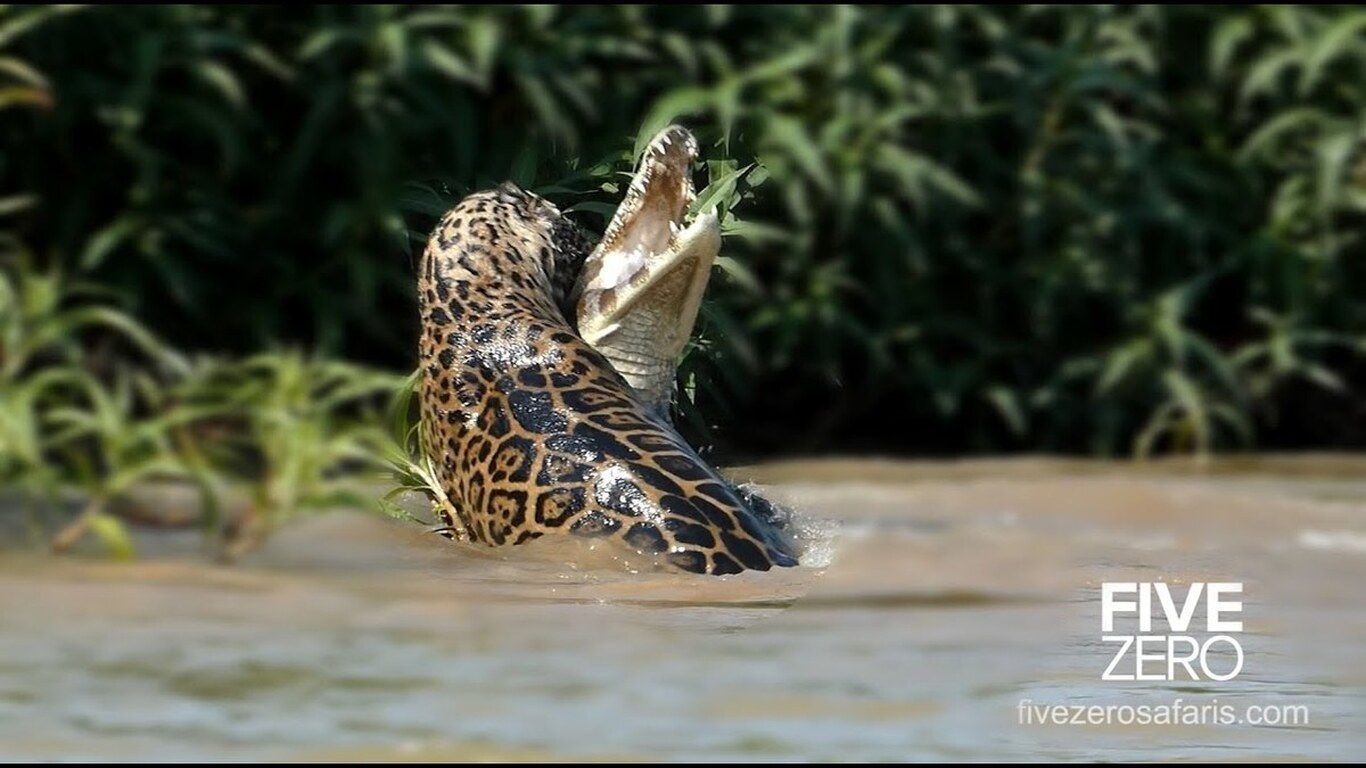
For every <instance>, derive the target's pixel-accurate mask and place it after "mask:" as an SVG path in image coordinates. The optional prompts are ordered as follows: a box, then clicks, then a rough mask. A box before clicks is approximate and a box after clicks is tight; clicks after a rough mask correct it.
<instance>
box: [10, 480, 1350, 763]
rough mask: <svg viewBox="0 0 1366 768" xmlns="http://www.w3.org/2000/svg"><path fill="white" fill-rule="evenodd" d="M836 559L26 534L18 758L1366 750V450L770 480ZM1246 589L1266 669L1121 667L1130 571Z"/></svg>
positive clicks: (1095, 755)
mask: <svg viewBox="0 0 1366 768" xmlns="http://www.w3.org/2000/svg"><path fill="white" fill-rule="evenodd" d="M738 475H739V476H740V477H742V478H751V479H755V480H758V481H761V482H763V483H766V484H767V485H766V487H768V488H769V489H770V492H771V493H772V494H773V495H774V496H776V497H779V498H781V499H782V500H784V501H786V502H788V503H790V504H792V505H793V506H795V507H796V508H798V509H799V510H800V512H801V515H802V518H803V519H804V520H805V521H806V524H807V525H808V527H809V528H810V530H809V532H808V535H809V536H810V537H811V538H812V539H813V540H814V541H815V546H816V551H815V552H813V554H812V556H811V557H810V558H809V560H810V561H811V562H814V563H817V564H819V567H806V568H802V569H798V570H796V571H784V572H782V573H778V574H767V575H765V574H745V575H743V576H739V577H730V578H726V579H716V578H712V577H696V576H687V575H680V576H660V575H650V574H629V573H621V572H613V571H609V570H574V569H569V568H565V567H562V566H560V565H557V564H556V563H555V562H554V558H553V557H551V558H543V559H535V558H530V559H528V558H514V559H503V558H498V557H478V556H471V555H470V554H469V553H468V552H465V551H462V550H459V549H455V548H452V547H451V546H450V545H449V544H448V543H447V542H445V541H444V540H443V539H440V538H439V537H435V536H431V535H428V534H425V533H423V532H421V531H420V530H419V529H416V528H415V527H412V526H409V525H405V524H402V523H395V522H389V521H385V520H381V519H378V518H375V517H365V516H360V515H348V514H338V515H330V516H324V517H320V518H316V519H314V520H310V521H307V522H304V523H301V524H299V525H297V526H295V527H292V528H290V529H288V530H286V531H285V532H284V533H282V534H280V535H279V536H277V537H276V538H275V539H274V540H272V541H271V543H270V544H269V545H268V546H267V547H266V548H265V549H264V550H263V551H262V552H260V553H259V554H257V555H255V556H253V557H252V558H250V559H249V560H248V561H247V562H245V563H243V564H240V565H238V566H235V567H223V566H217V565H213V564H210V563H208V562H206V561H205V559H204V558H203V557H202V556H200V555H199V553H198V551H197V544H196V539H195V538H194V536H193V534H188V533H187V534H171V535H168V534H164V533H163V534H156V535H155V536H152V537H150V538H148V537H144V538H143V540H142V546H143V550H144V553H145V554H144V559H143V560H141V561H139V562H137V563H133V564H120V563H108V562H102V561H99V560H95V559H88V558H87V559H82V558H64V559H53V558H49V557H46V556H43V555H38V554H35V553H31V552H30V553H25V552H17V551H14V550H11V551H10V552H9V553H8V554H4V555H0V757H3V758H6V759H11V760H48V759H81V758H101V759H126V760H173V759H196V758H199V759H212V758H225V757H226V758H251V759H356V760H378V759H401V760H417V759H432V760H452V759H475V760H480V759H512V760H542V759H544V760H555V759H563V758H584V759H591V758H600V759H623V758H625V759H653V760H667V759H678V758H692V759H702V760H729V759H817V760H856V759H860V760H861V759H867V760H886V759H920V760H940V759H960V760H961V759H970V760H990V759H1010V758H1016V759H1041V758H1057V759H1100V760H1131V759H1166V758H1185V759H1191V758H1194V759H1251V758H1256V759H1277V758H1287V759H1301V758H1328V759H1352V758H1357V759H1359V758H1362V757H1366V748H1364V747H1366V742H1364V741H1363V739H1366V736H1363V734H1366V696H1363V693H1364V692H1366V654H1364V652H1363V647H1366V644H1364V643H1363V640H1366V598H1364V597H1363V593H1362V585H1363V582H1364V581H1366V460H1362V459H1355V458H1344V457H1299V458H1295V459H1285V460H1276V459H1270V460H1267V459H1261V460H1251V461H1250V460H1243V461H1240V462H1225V463H1222V464H1218V463H1216V464H1215V465H1212V466H1207V467H1204V468H1198V467H1192V466H1191V465H1188V464H1185V463H1171V464H1166V463H1164V464H1156V465H1143V466H1135V465H1121V464H1104V463H1096V462H1071V461H1053V460H1031V459H1026V460H1012V461H1004V462H953V463H920V464H906V463H895V462H849V461H842V462H804V463H800V464H785V465H777V466H769V467H761V468H755V469H747V470H739V471H738ZM1129 580H1132V581H1158V580H1162V581H1168V582H1172V583H1174V584H1177V585H1183V584H1187V583H1189V582H1193V581H1242V582H1244V583H1245V591H1246V594H1245V596H1244V611H1243V619H1244V621H1245V624H1246V631H1245V633H1244V634H1243V635H1242V636H1241V639H1242V642H1243V647H1244V649H1245V651H1246V654H1247V658H1246V664H1245V667H1244V671H1243V673H1242V674H1241V675H1240V676H1239V677H1238V678H1237V679H1236V680H1233V681H1230V682H1227V683H1207V682H1201V683H1192V682H1186V683H1184V684H1181V683H1165V682H1162V683H1110V682H1102V681H1101V680H1100V673H1101V671H1102V670H1103V669H1104V667H1105V666H1106V664H1107V663H1108V661H1109V655H1110V654H1109V653H1108V650H1109V649H1108V647H1104V646H1102V644H1101V643H1100V642H1099V636H1100V629H1099V603H1098V594H1099V585H1100V583H1101V582H1104V581H1129ZM1177 697H1184V698H1185V699H1187V700H1189V701H1206V700H1210V699H1213V698H1217V699H1219V700H1220V701H1221V702H1234V703H1238V704H1239V705H1240V706H1241V704H1243V703H1247V702H1251V703H1258V704H1274V703H1294V704H1303V705H1305V706H1306V707H1307V708H1308V710H1309V712H1310V715H1311V722H1310V724H1309V725H1308V726H1295V727H1253V726H1247V725H1238V726H1213V725H1207V726H1147V727H1142V726H1119V725H1112V726H1024V725H1019V724H1018V723H1017V722H1016V718H1017V707H1018V704H1019V702H1020V701H1021V700H1022V699H1029V700H1031V701H1032V702H1035V703H1048V704H1091V703H1126V702H1127V703H1135V704H1139V703H1148V704H1161V703H1167V702H1170V701H1171V700H1172V699H1173V698H1177Z"/></svg>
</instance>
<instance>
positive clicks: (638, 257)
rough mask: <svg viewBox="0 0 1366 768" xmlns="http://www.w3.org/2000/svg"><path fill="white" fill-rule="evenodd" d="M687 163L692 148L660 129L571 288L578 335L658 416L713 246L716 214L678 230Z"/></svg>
mask: <svg viewBox="0 0 1366 768" xmlns="http://www.w3.org/2000/svg"><path fill="white" fill-rule="evenodd" d="M696 158H697V143H696V141H695V140H694V139H693V137H692V134H690V133H688V131H686V130H685V129H683V128H680V127H677V126H671V127H669V128H666V129H664V130H663V131H661V132H660V133H659V134H658V135H657V136H656V137H655V138H654V140H653V141H651V142H650V145H649V147H647V148H646V150H645V154H644V155H643V156H642V158H641V161H640V166H639V168H638V169H637V170H636V174H635V177H634V178H633V180H632V182H631V185H630V188H629V189H628V191H627V193H626V199H625V200H623V201H622V203H621V205H620V206H619V207H618V208H617V212H616V214H615V215H614V216H613V217H612V221H611V223H610V224H609V225H608V227H607V232H606V234H605V235H603V238H602V240H601V241H600V242H599V243H598V246H597V248H595V249H594V251H593V253H592V254H590V255H589V257H588V260H587V262H586V263H585V265H584V269H583V271H582V273H581V275H580V282H579V285H578V287H577V293H578V305H577V310H576V311H577V322H578V327H579V333H580V335H582V336H583V338H584V339H585V340H586V341H588V342H589V343H590V344H592V345H593V346H594V347H595V348H597V349H598V350H599V351H600V352H602V353H603V354H604V355H605V356H606V357H607V358H608V359H609V360H611V361H612V363H613V365H614V366H615V367H616V368H617V371H618V373H621V374H622V375H623V376H624V377H625V378H626V379H627V381H628V382H630V383H631V385H632V386H633V387H635V388H636V389H637V391H638V392H639V393H640V394H641V395H642V397H643V398H644V399H646V400H647V401H650V403H651V404H652V405H655V406H656V407H662V408H665V409H666V408H667V405H668V398H669V395H670V393H671V390H672V384H673V372H674V367H675V365H676V364H677V362H678V358H679V356H680V355H681V354H682V352H683V348H684V346H686V344H687V342H688V337H689V336H690V335H691V333H692V327H693V324H694V323H695V322H696V320H697V311H698V308H699V306H700V305H701V301H702V294H703V292H704V291H705V289H706V285H707V278H708V277H709V276H710V273H711V266H712V263H713V261H714V260H715V258H716V254H717V252H718V251H719V250H720V247H721V232H720V224H719V222H718V220H717V217H716V216H715V215H713V214H703V215H700V216H698V217H697V218H696V219H695V220H694V221H693V222H692V223H691V224H690V225H687V226H684V217H685V216H686V214H687V209H688V205H689V204H690V203H691V202H692V201H693V199H694V198H695V194H694V192H693V185H692V178H691V166H692V163H693V162H694V161H695V160H696Z"/></svg>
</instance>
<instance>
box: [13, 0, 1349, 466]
mask: <svg viewBox="0 0 1366 768" xmlns="http://www.w3.org/2000/svg"><path fill="white" fill-rule="evenodd" d="M1364 33H1366V11H1362V10H1360V9H1357V8H1350V7H1347V8H1301V7H1276V8H1256V7H1225V8H1209V7H1171V8H1152V7H1137V8H1113V7H1107V8H1094V7H1057V8H998V7H979V8H970V7H964V8H946V7H929V6H916V7H903V8H879V9H875V8H849V7H834V8H830V7H783V8H778V7H763V6H744V7H737V8H729V9H727V8H718V7H712V8H701V9H695V8H681V7H679V8H673V7H669V8H643V7H610V8H609V7H577V8H572V9H552V8H515V7H497V8H429V7H407V8H404V7H383V8H376V7H304V6H288V7H246V6H231V7H195V6H174V7H110V8H79V9H73V8H52V7H34V8H25V7H9V8H7V9H5V10H4V11H3V12H2V13H0V152H2V153H3V155H2V156H0V198H3V200H0V213H2V214H3V215H2V216H0V231H2V232H3V236H4V247H5V248H6V250H7V251H9V252H10V253H9V256H7V257H5V262H4V263H5V264H6V265H7V269H11V270H18V269H21V268H23V269H30V270H41V271H43V274H58V273H57V272H55V271H52V270H56V269H60V275H61V276H62V277H61V279H62V280H64V281H66V282H68V283H74V282H75V281H77V280H79V281H81V282H85V283H93V284H96V285H98V286H100V287H102V288H104V289H108V290H111V291H113V293H114V294H115V295H116V297H117V298H118V300H119V302H121V303H122V305H123V306H124V308H125V309H126V310H127V311H128V313H129V314H130V315H132V316H133V317H136V318H137V319H138V320H140V321H141V322H142V324H143V325H145V326H147V327H148V328H150V329H151V330H152V331H153V332H154V333H155V334H156V335H157V336H159V337H161V338H162V339H163V340H165V341H167V342H169V344H170V345H171V346H173V347H176V348H179V349H183V350H207V351H214V352H222V353H230V354H233V355H242V354H246V353H250V352H254V351H258V350H263V349H271V348H277V347H281V346H302V347H305V348H309V349H315V350H318V351H319V352H320V353H321V354H322V355H324V356H328V357H337V358H345V359H348V360H351V361H357V362H363V363H367V364H371V365H374V366H378V367H381V368H386V369H392V370H402V369H407V368H410V367H411V366H412V365H413V362H414V341H413V339H414V338H415V311H414V307H413V301H412V295H411V294H412V286H411V284H412V280H413V276H412V271H411V269H412V261H413V258H414V251H415V250H416V249H417V248H420V247H421V242H422V241H423V239H424V238H425V232H426V230H427V228H428V227H429V226H430V225H431V223H432V222H433V220H434V217H435V216H437V215H439V213H440V212H441V211H442V210H444V208H445V207H446V206H448V205H450V204H451V203H452V202H453V201H454V200H456V199H458V198H459V197H460V196H462V195H463V194H465V193H467V192H469V191H472V190H474V189H477V188H481V187H485V186H488V185H491V184H494V183H496V182H498V181H501V180H503V179H512V180H514V181H517V182H519V183H522V184H524V185H526V186H529V187H533V188H535V189H537V190H539V191H541V192H542V193H544V194H546V195H547V196H549V197H551V198H553V199H555V200H556V201H557V202H560V203H562V204H564V205H568V206H572V207H573V208H574V209H575V210H577V211H579V212H580V214H579V215H581V217H582V220H583V221H584V222H585V223H586V224H588V225H590V226H592V227H600V226H601V225H602V223H603V219H602V217H603V215H604V214H605V213H607V212H610V210H611V208H612V205H613V204H614V202H615V201H616V200H617V199H618V192H617V188H616V185H617V183H619V181H620V179H621V178H622V177H621V175H620V172H622V171H625V170H627V169H629V167H630V165H631V160H632V156H633V150H634V149H635V147H636V146H637V142H638V141H639V140H640V139H641V138H648V136H649V135H650V134H651V133H652V132H653V131H654V130H655V129H656V128H658V127H661V126H662V125H664V124H665V123H667V122H669V121H671V120H675V119H676V120H680V121H682V122H685V123H686V124H688V125H689V126H691V127H692V128H694V129H695V131H696V132H697V133H698V134H699V135H700V137H701V138H702V139H703V144H704V146H705V147H706V149H705V150H704V153H705V154H706V156H707V158H708V159H709V160H710V163H709V166H710V167H709V169H708V171H709V177H710V180H711V181H712V182H713V184H714V187H715V189H714V191H716V192H717V193H718V195H719V196H720V197H721V198H722V199H724V200H725V204H724V205H725V206H726V207H729V208H730V211H731V212H730V213H729V214H728V215H727V217H726V223H725V226H726V232H727V234H728V238H727V241H726V244H725V246H724V248H723V255H724V256H725V257H726V258H725V259H724V260H723V263H722V268H721V269H719V270H718V271H717V273H716V275H715V276H714V279H713V283H712V287H711V292H710V299H709V302H708V305H707V307H706V308H705V313H704V317H703V320H702V323H701V325H702V328H701V338H700V339H699V342H698V345H697V348H696V349H694V350H692V351H691V352H690V354H689V357H688V358H687V360H686V361H685V363H684V365H683V367H682V369H681V371H680V384H681V391H682V398H681V399H682V404H681V406H680V407H681V413H682V416H683V418H684V419H685V421H686V422H687V423H688V424H689V425H690V428H691V429H692V430H693V431H694V433H695V434H696V435H698V436H700V437H701V438H702V439H704V440H707V441H709V442H712V443H715V444H717V445H719V446H721V447H723V448H724V449H727V452H728V453H730V454H731V455H736V454H760V453H770V452H781V451H790V452H825V451H831V450H879V451H899V452H909V453H917V454H923V453H959V452H967V451H1001V450H1022V449H1030V450H1050V451H1080V452H1093V453H1100V454H1127V453H1130V452H1134V451H1137V452H1139V453H1146V452H1150V451H1159V450H1171V449H1175V450H1209V449H1214V448H1233V447H1239V446H1250V445H1254V444H1255V445H1259V446H1262V447H1301V446H1316V447H1330V446H1355V447H1361V446H1362V445H1363V444H1366V402H1363V398H1362V396H1361V391H1362V386H1361V385H1362V382H1363V375H1364V374H1366V366H1364V365H1363V361H1362V353H1363V351H1366V304H1363V297H1364V296H1366V261H1364V260H1363V249H1362V243H1361V237H1360V234H1361V227H1362V223H1363V213H1364V212H1366V152H1364V151H1363V138H1366V93H1364V92H1363V89H1366V34H1364ZM9 300H10V301H16V299H14V298H13V294H11V298H10V299H9ZM4 301H6V298H5V295H4V294H3V292H0V302H4ZM14 344H15V342H13V341H11V342H10V348H11V353H10V354H11V357H13V349H14V348H15V347H14ZM3 349H4V348H3V347H2V346H0V354H3ZM703 415H705V418H704V416H703Z"/></svg>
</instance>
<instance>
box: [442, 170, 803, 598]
mask: <svg viewBox="0 0 1366 768" xmlns="http://www.w3.org/2000/svg"><path fill="white" fill-rule="evenodd" d="M591 245H592V244H591V242H589V240H588V239H587V238H586V237H585V236H584V235H583V234H582V233H581V232H580V231H579V230H578V228H577V227H575V226H574V225H573V224H572V223H571V222H570V221H569V220H568V219H567V218H566V217H564V216H563V215H561V214H560V212H559V211H558V210H557V209H556V208H555V207H554V206H553V205H551V204H550V203H548V202H546V201H545V200H543V199H541V198H540V197H537V196H536V195H533V194H531V193H528V192H525V191H523V190H521V189H518V188H517V187H515V186H513V185H510V184H505V185H503V186H501V187H499V188H498V189H497V190H494V191H491V192H480V193H476V194H474V195H470V196H469V197H467V198H465V199H464V200H463V201H461V202H460V204H459V205H457V206H456V207H455V208H454V209H452V210H451V211H450V212H449V213H447V214H446V215H445V216H444V217H443V218H442V219H441V221H440V223H438V224H437V227H436V229H435V231H434V232H433V233H432V236H431V239H430V240H429V242H428V244H427V249H426V251H425V252H424V254H423V257H422V263H421V265H420V275H419V281H418V293H419V305H420V310H421V321H422V338H421V343H420V354H421V360H422V368H423V371H422V374H423V375H422V393H421V409H422V422H423V429H424V430H425V436H426V443H427V446H428V450H429V451H430V453H431V458H432V459H433V464H434V466H435V467H436V470H437V473H438V476H439V478H440V481H441V484H442V488H443V490H444V492H445V494H446V496H447V498H448V499H449V501H450V506H449V508H446V507H442V508H441V509H440V513H441V515H442V516H443V518H444V522H445V523H446V525H447V526H448V527H449V528H450V529H451V530H452V531H461V532H463V534H464V536H465V537H466V538H468V539H470V540H472V541H475V542H481V543H484V544H489V545H501V544H520V543H523V542H525V541H529V540H531V539H535V538H537V537H540V536H543V535H545V534H547V533H567V534H570V535H575V536H585V537H594V538H606V539H612V540H615V541H618V542H620V543H621V544H622V545H624V546H625V547H627V548H629V549H630V550H634V551H636V552H640V553H643V554H649V555H655V556H657V557H658V558H659V559H660V561H661V562H664V563H666V564H668V565H670V566H672V567H675V568H679V569H682V570H685V571H693V572H698V573H712V574H728V573H736V572H739V571H742V570H745V569H755V570H768V569H769V568H771V567H773V566H775V565H778V566H791V565H796V563H797V561H796V558H795V556H794V555H793V553H792V550H791V548H790V547H789V545H788V544H787V542H786V541H785V540H784V539H783V537H782V536H781V535H780V534H779V532H778V531H777V530H776V529H775V528H774V527H773V525H771V524H770V522H769V521H768V520H767V519H765V517H766V513H765V509H768V507H767V506H766V503H764V506H763V507H759V506H758V504H757V503H756V502H755V501H754V500H753V499H752V498H748V499H747V497H745V495H744V494H741V493H739V492H737V490H736V489H735V488H733V487H732V486H731V485H730V484H728V483H727V482H725V481H724V480H723V479H722V478H721V477H720V476H719V475H717V473H716V472H715V470H713V469H711V468H710V467H708V466H707V465H706V464H705V463H704V462H703V461H702V460H701V459H700V458H698V456H697V454H696V453H695V452H694V451H693V450H692V448H691V447H689V446H688V444H687V443H686V442H685V441H684V440H683V439H682V438H681V437H680V436H679V435H678V434H677V432H676V431H675V430H674V429H673V427H672V426H671V425H670V424H669V423H668V422H667V421H666V420H665V418H664V417H663V416H660V415H658V414H657V413H656V412H654V411H653V410H651V409H650V408H648V407H647V406H646V405H645V404H643V403H642V402H641V400H640V399H639V398H638V396H637V395H636V393H635V392H634V391H633V390H632V389H631V387H630V386H629V385H628V384H627V383H626V382H625V380H624V379H622V377H621V376H620V375H619V374H618V373H617V372H616V371H615V370H614V369H613V368H612V366H611V364H610V363H609V362H608V361H607V360H606V359H605V358H604V357H603V356H602V355H601V354H599V353H598V352H597V351H596V350H595V349H593V347H591V346H590V345H589V344H588V343H587V342H585V341H584V340H583V339H582V338H580V337H579V335H578V334H577V332H576V331H575V329H574V327H573V326H572V325H571V323H570V322H569V321H568V320H567V319H566V318H567V317H569V316H572V315H571V313H572V308H569V312H567V311H566V309H567V307H566V305H567V304H568V302H569V294H570V292H571V290H572V286H573V285H574V281H575V278H576V276H577V273H578V270H579V268H580V267H581V266H582V263H583V260H584V258H585V257H586V256H587V254H588V252H589V250H590V249H591ZM756 510H757V514H756Z"/></svg>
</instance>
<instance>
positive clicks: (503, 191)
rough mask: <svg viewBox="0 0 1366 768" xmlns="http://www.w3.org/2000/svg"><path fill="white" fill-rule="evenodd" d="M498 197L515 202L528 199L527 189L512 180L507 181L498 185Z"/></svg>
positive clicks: (508, 201)
mask: <svg viewBox="0 0 1366 768" xmlns="http://www.w3.org/2000/svg"><path fill="white" fill-rule="evenodd" d="M497 192H498V197H500V198H502V200H503V201H504V202H507V203H515V202H519V201H522V200H525V199H526V190H525V189H522V188H521V187H519V186H517V185H516V184H515V183H513V182H511V181H505V182H503V183H502V184H499V185H498V189H497Z"/></svg>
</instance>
